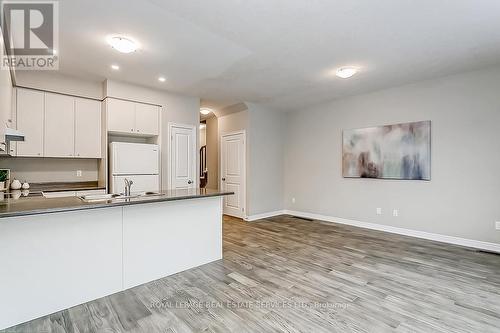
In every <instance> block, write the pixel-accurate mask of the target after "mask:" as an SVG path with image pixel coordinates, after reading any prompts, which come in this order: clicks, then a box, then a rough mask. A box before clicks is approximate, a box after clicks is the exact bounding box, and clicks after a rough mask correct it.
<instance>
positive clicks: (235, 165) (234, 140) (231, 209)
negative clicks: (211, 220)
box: [221, 132, 246, 218]
mask: <svg viewBox="0 0 500 333" xmlns="http://www.w3.org/2000/svg"><path fill="white" fill-rule="evenodd" d="M245 150H246V147H245V133H244V132H238V133H235V134H228V135H223V136H222V137H221V189H222V191H231V192H234V195H229V196H225V197H224V214H226V215H231V216H236V217H240V218H244V217H245V193H246V192H245V191H246V190H245V163H246V153H245Z"/></svg>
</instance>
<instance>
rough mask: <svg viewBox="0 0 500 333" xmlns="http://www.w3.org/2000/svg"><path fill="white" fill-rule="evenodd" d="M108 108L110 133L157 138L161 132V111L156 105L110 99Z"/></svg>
mask: <svg viewBox="0 0 500 333" xmlns="http://www.w3.org/2000/svg"><path fill="white" fill-rule="evenodd" d="M106 108H107V113H108V131H109V132H112V133H118V134H126V135H138V136H155V135H158V134H159V132H160V131H159V116H160V110H159V107H158V106H156V105H151V104H144V103H137V102H130V101H123V100H119V99H114V98H108V99H107V105H106Z"/></svg>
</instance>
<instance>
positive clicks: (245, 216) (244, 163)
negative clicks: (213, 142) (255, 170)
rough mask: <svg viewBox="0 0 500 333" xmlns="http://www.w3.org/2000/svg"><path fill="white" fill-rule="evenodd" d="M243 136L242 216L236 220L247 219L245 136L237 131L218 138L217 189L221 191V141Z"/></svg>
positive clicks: (244, 133)
mask: <svg viewBox="0 0 500 333" xmlns="http://www.w3.org/2000/svg"><path fill="white" fill-rule="evenodd" d="M239 134H243V180H242V184H243V191H241V196H242V201H243V214H242V216H241V217H240V216H236V217H238V218H242V219H246V218H247V216H248V215H247V134H246V131H245V130H239V131H234V132H227V133H224V134H221V135H220V137H219V155H220V156H219V189H220V190H221V191H222V189H223V182H222V156H223V154H222V140H223V138H224V137H228V136H233V135H239ZM222 214H224V198H222Z"/></svg>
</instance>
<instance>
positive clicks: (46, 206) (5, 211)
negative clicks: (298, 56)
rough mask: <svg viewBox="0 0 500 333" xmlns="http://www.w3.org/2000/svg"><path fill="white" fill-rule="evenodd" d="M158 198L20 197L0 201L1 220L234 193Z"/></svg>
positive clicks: (168, 193) (182, 193)
mask: <svg viewBox="0 0 500 333" xmlns="http://www.w3.org/2000/svg"><path fill="white" fill-rule="evenodd" d="M160 194H161V195H157V196H140V197H135V198H130V199H119V200H107V201H93V202H86V201H83V200H82V199H80V198H79V197H63V198H44V197H20V198H19V199H13V198H5V199H4V200H1V201H0V218H5V217H14V216H26V215H36V214H47V213H59V212H67V211H76V210H86V209H96V208H106V207H116V206H128V205H137V204H144V203H153V202H163V201H174V200H186V199H197V198H205V197H217V196H224V195H231V194H234V192H223V191H217V190H210V189H189V190H168V191H161V192H160Z"/></svg>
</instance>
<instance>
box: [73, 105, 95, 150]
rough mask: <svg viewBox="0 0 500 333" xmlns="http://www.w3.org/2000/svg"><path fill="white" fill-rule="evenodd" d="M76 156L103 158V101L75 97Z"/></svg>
mask: <svg viewBox="0 0 500 333" xmlns="http://www.w3.org/2000/svg"><path fill="white" fill-rule="evenodd" d="M75 156H76V157H81V158H101V103H100V102H99V101H94V100H89V99H85V98H76V99H75Z"/></svg>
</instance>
